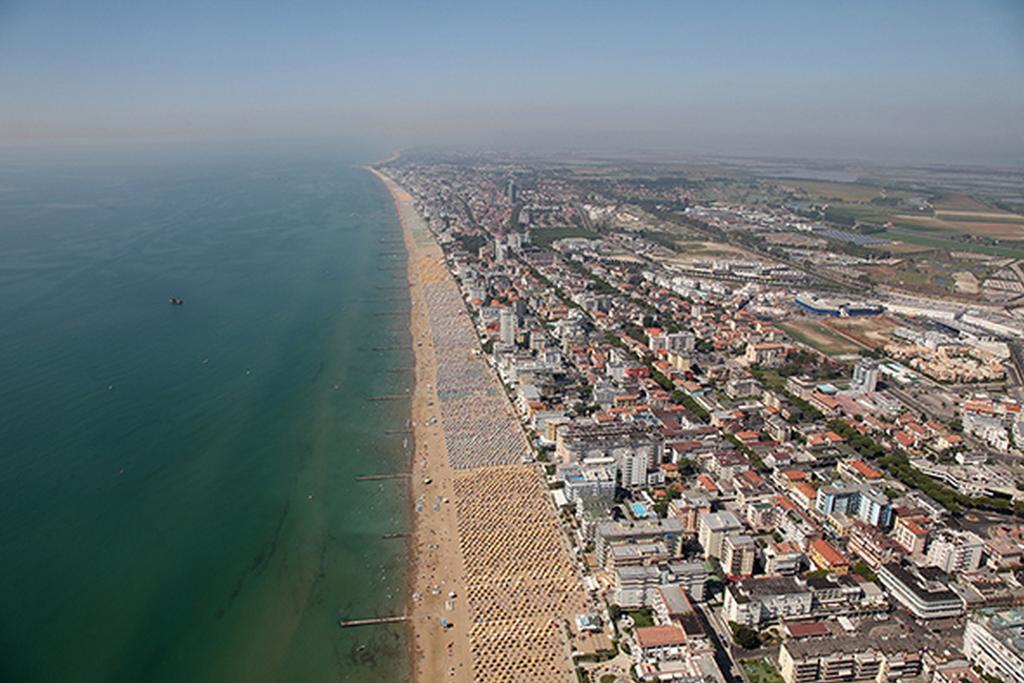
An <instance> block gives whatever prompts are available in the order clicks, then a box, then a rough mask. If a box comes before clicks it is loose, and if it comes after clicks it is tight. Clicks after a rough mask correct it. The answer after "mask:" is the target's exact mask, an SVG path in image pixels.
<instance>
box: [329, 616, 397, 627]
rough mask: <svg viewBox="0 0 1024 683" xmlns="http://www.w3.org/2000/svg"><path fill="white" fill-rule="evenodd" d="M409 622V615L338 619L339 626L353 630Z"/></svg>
mask: <svg viewBox="0 0 1024 683" xmlns="http://www.w3.org/2000/svg"><path fill="white" fill-rule="evenodd" d="M408 620H409V615H407V614H402V615H399V616H394V617H373V618H371V619H338V626H340V627H342V628H352V627H354V626H373V625H375V624H397V623H400V622H403V621H408Z"/></svg>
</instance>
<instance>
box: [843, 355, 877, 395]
mask: <svg viewBox="0 0 1024 683" xmlns="http://www.w3.org/2000/svg"><path fill="white" fill-rule="evenodd" d="M850 388H851V389H853V390H854V391H860V392H862V393H865V394H870V393H872V392H873V391H875V389H877V388H878V361H877V360H875V359H874V358H865V359H863V360H861V361H860V362H858V363H857V364H856V365H855V366H853V380H852V381H851V382H850Z"/></svg>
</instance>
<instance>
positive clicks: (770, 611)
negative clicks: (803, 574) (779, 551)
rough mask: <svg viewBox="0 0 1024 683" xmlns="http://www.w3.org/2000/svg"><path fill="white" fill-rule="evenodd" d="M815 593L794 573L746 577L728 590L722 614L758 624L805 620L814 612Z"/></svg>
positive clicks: (754, 625) (733, 619) (727, 618)
mask: <svg viewBox="0 0 1024 683" xmlns="http://www.w3.org/2000/svg"><path fill="white" fill-rule="evenodd" d="M812 602H813V594H812V593H811V591H810V589H809V588H807V586H806V585H803V584H801V583H799V582H798V581H797V580H796V579H794V578H793V577H791V576H778V577H774V576H773V577H762V578H757V579H744V580H742V581H737V582H736V583H732V584H729V587H728V588H726V589H725V602H723V603H722V615H723V616H724V617H725V620H726V621H734V622H736V623H737V624H741V625H743V626H750V627H756V626H760V625H761V624H764V623H769V622H774V621H778V620H779V619H803V618H806V617H808V616H810V614H811V605H812Z"/></svg>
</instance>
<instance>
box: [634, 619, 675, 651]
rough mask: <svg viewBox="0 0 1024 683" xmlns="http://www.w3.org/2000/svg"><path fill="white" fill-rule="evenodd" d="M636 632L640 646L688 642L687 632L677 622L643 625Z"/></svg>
mask: <svg viewBox="0 0 1024 683" xmlns="http://www.w3.org/2000/svg"><path fill="white" fill-rule="evenodd" d="M634 634H635V635H636V642H637V643H638V644H639V645H640V647H667V646H670V645H685V644H686V633H685V632H684V631H683V627H682V626H679V625H677V624H671V625H668V626H643V627H640V628H638V629H636V631H634Z"/></svg>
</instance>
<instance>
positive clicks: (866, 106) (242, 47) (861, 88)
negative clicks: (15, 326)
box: [0, 0, 1024, 166]
mask: <svg viewBox="0 0 1024 683" xmlns="http://www.w3.org/2000/svg"><path fill="white" fill-rule="evenodd" d="M0 89H2V91H3V92H4V93H5V98H4V99H5V106H4V107H3V108H2V109H0V143H7V144H10V143H25V142H29V143H40V142H43V143H48V144H49V143H54V142H61V143H62V142H68V141H110V140H164V139H166V140H181V139H196V140H209V139H238V138H309V137H322V138H332V139H339V140H356V141H359V142H362V143H366V144H375V145H380V146H387V147H400V146H408V145H421V144H463V145H481V146H495V145H500V146H505V147H510V148H511V147H538V146H556V147H559V148H574V147H575V148H592V149H597V148H600V149H612V148H615V149H625V148H640V149H661V150H668V151H678V152H680V153H689V154H721V155H751V156H758V155H773V156H807V157H844V158H857V159H867V160H877V161H890V162H892V161H905V162H944V163H971V164H976V163H984V164H996V165H1013V166H1018V165H1020V164H1021V163H1022V161H1024V5H1022V4H1020V3H1017V2H1012V1H1002V2H997V1H989V2H979V3H956V2H916V1H915V2H901V3H884V2H864V3H809V2H791V3H786V4H785V5H780V4H768V3H747V2H735V3H729V4H728V5H727V6H725V7H719V6H716V7H708V6H705V5H704V4H702V3H701V4H698V3H680V4H675V3H649V4H644V5H642V6H636V5H629V4H626V3H562V4H559V5H558V6H557V7H550V6H548V5H546V4H544V3H536V2H518V3H500V4H493V5H489V6H486V7H485V6H478V5H475V4H470V3H441V4H431V5H430V6H427V5H422V6H416V7H401V6H399V3H392V2H380V3H375V4H374V5H373V6H372V7H364V6H358V7H357V6H346V5H342V6H339V5H335V4H333V3H326V2H313V3H303V4H302V5H301V6H299V7H292V6H283V5H278V4H274V3H263V2H257V3H244V4H243V3H239V2H226V3H221V4H220V5H219V6H217V7H207V6H205V4H204V3H199V2H196V1H195V0H185V1H184V2H180V3H175V4H174V5H173V6H163V5H158V4H157V3H151V2H141V3H121V2H117V1H115V0H98V2H95V3H91V4H89V5H79V6H75V5H71V6H65V5H61V4H58V3H56V2H52V0H42V1H40V2H33V3H29V2H24V1H20V0H14V1H13V2H5V3H3V4H0Z"/></svg>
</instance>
